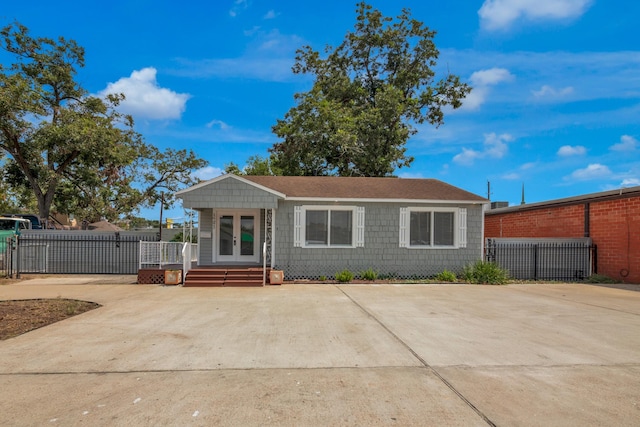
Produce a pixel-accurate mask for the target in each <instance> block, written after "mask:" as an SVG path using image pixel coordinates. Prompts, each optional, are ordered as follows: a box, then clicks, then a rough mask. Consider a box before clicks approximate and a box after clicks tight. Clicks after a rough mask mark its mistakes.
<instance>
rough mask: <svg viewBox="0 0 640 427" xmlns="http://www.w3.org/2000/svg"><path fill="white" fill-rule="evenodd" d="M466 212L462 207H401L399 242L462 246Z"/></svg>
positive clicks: (437, 246)
mask: <svg viewBox="0 0 640 427" xmlns="http://www.w3.org/2000/svg"><path fill="white" fill-rule="evenodd" d="M466 216H467V210H466V209H464V208H418V207H415V208H413V207H410V208H401V209H400V246H401V247H407V248H460V247H466V227H467V224H466V222H467V219H466Z"/></svg>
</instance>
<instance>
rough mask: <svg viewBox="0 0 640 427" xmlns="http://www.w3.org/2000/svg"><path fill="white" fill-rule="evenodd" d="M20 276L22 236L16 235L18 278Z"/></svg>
mask: <svg viewBox="0 0 640 427" xmlns="http://www.w3.org/2000/svg"><path fill="white" fill-rule="evenodd" d="M19 278H20V238H19V236H16V279H19Z"/></svg>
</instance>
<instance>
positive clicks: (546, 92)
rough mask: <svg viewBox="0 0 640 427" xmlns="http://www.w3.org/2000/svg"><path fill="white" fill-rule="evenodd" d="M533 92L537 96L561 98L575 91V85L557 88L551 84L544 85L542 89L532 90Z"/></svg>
mask: <svg viewBox="0 0 640 427" xmlns="http://www.w3.org/2000/svg"><path fill="white" fill-rule="evenodd" d="M531 93H532V94H533V96H535V97H536V98H561V97H564V96H567V95H570V94H571V93H573V87H571V86H567V87H564V88H562V89H555V88H553V87H551V86H549V85H543V86H542V87H541V88H540V90H532V91H531Z"/></svg>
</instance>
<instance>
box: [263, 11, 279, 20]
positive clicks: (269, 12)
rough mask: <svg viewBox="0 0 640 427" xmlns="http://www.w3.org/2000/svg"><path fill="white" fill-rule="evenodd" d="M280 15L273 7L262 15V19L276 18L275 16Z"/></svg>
mask: <svg viewBox="0 0 640 427" xmlns="http://www.w3.org/2000/svg"><path fill="white" fill-rule="evenodd" d="M278 15H280V14H279V13H276V11H275V10H273V9H271V10H270V11H268V12H267V13H265V15H264V16H263V17H262V19H274V18H277V17H278Z"/></svg>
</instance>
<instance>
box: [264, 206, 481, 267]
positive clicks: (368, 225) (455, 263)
mask: <svg viewBox="0 0 640 427" xmlns="http://www.w3.org/2000/svg"><path fill="white" fill-rule="evenodd" d="M304 204H305V205H312V204H317V205H322V203H307V202H305V203H304ZM296 205H300V203H299V202H292V201H282V202H281V203H280V208H279V209H278V213H277V218H278V220H277V222H276V235H277V242H276V247H275V249H274V253H275V260H276V265H275V267H276V268H278V269H282V270H284V272H285V277H287V278H289V279H300V278H318V277H320V276H326V277H333V276H334V275H335V274H336V273H337V272H339V271H342V270H344V269H348V270H350V271H352V272H353V273H356V274H359V273H360V272H362V271H363V270H367V269H369V268H372V269H373V270H376V271H377V272H378V273H379V274H382V275H388V276H397V277H400V278H411V277H430V276H434V275H436V274H438V273H440V272H442V271H443V270H445V269H447V270H450V271H454V272H460V271H461V270H462V268H463V267H464V266H465V265H467V264H469V263H473V262H475V261H477V260H479V259H481V248H482V222H483V215H482V205H456V206H452V207H466V208H467V247H466V248H460V249H408V248H401V247H400V246H399V232H400V228H399V224H400V208H401V207H408V205H407V204H397V203H358V204H357V205H358V206H364V208H365V242H364V247H362V248H301V247H294V246H293V228H294V227H293V224H294V218H293V215H294V206H296ZM411 206H412V207H413V206H421V207H442V206H441V205H434V204H417V203H416V204H411Z"/></svg>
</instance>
